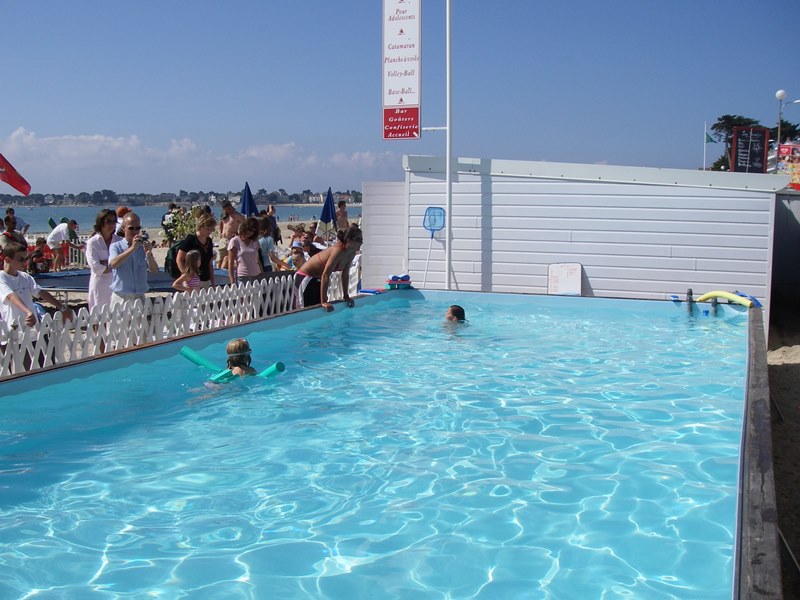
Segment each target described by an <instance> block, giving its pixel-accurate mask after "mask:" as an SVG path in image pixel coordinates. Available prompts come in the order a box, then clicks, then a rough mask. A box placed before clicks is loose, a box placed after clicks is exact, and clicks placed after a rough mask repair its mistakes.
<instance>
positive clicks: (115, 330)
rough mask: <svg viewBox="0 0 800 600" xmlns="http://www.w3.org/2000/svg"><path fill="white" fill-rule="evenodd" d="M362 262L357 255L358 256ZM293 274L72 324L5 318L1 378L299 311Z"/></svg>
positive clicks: (335, 288)
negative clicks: (8, 319)
mask: <svg viewBox="0 0 800 600" xmlns="http://www.w3.org/2000/svg"><path fill="white" fill-rule="evenodd" d="M357 258H358V257H357ZM358 271H359V269H358V260H356V261H354V265H353V267H351V270H350V281H349V285H348V288H349V295H351V296H355V295H356V294H357V293H358V292H357V287H358V281H359V275H358ZM342 298H343V294H342V286H341V274H340V273H335V274H334V275H333V276H332V277H331V282H330V286H329V291H328V299H329V300H330V301H336V300H341V299H342ZM294 305H295V302H294V274H293V273H287V274H281V275H276V276H274V277H271V278H269V279H263V280H260V281H253V282H247V283H239V284H236V285H226V286H220V287H214V288H208V289H203V290H198V291H197V292H194V293H187V292H176V293H174V294H172V295H171V296H167V297H163V298H162V297H155V298H147V299H146V300H145V302H144V303H143V302H142V301H141V300H135V301H133V302H131V301H127V302H125V303H123V304H119V305H117V306H115V307H114V308H113V309H111V308H109V307H103V308H102V309H101V310H93V311H92V312H89V311H88V310H87V309H86V308H81V309H80V310H78V311H77V312H76V314H75V318H74V319H73V320H71V321H64V319H63V317H62V315H61V313H56V314H55V317H53V316H51V315H49V314H48V315H45V317H44V318H43V319H42V320H41V321H40V322H39V323H37V324H36V325H34V326H33V327H28V326H27V325H26V324H25V323H24V321H23V320H22V319H19V320H18V321H17V322H15V323H7V322H5V321H0V381H2V380H3V379H4V378H7V377H10V376H12V375H16V374H19V373H25V372H29V371H36V370H39V369H42V368H45V367H50V366H53V365H63V364H67V363H70V362H73V361H76V360H80V359H84V358H90V357H93V356H98V355H101V354H104V353H106V352H111V351H115V350H124V349H126V348H133V347H135V346H138V345H140V344H144V343H147V342H157V341H161V340H167V339H172V338H176V337H180V336H182V335H186V334H188V333H193V332H198V331H211V330H213V329H218V328H220V327H225V326H227V325H236V324H240V323H246V322H249V321H256V320H259V319H264V318H267V317H273V316H276V315H281V314H286V313H289V312H292V311H294V310H295V308H294Z"/></svg>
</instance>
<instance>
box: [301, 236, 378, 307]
mask: <svg viewBox="0 0 800 600" xmlns="http://www.w3.org/2000/svg"><path fill="white" fill-rule="evenodd" d="M336 236H337V237H338V238H339V240H338V241H337V242H336V244H335V245H333V246H331V247H330V248H327V249H325V250H323V251H322V252H319V253H318V254H315V255H314V256H312V257H311V258H309V259H308V260H307V261H306V262H305V264H304V265H303V266H302V267H301V268H300V269H298V270H297V273H295V275H294V289H295V294H296V298H297V307H298V308H305V307H307V306H315V305H317V304H321V305H322V308H324V309H325V311H326V312H331V311H332V310H333V304H331V303H330V302H328V285H329V284H330V278H331V273H335V272H337V271H341V273H342V294H343V295H344V301H345V302H346V303H347V306H349V307H350V308H352V307H353V306H355V302H353V300H352V298H350V292H349V290H348V283H349V281H350V265H351V264H352V263H353V258H354V257H355V255H356V254H357V253H358V251H359V250H361V244H363V243H364V234H363V233H362V232H361V229H359V228H358V225H355V224H353V225H351V226H350V227H349V228H348V229H346V230H344V229H340V230H339V231H338V232H337V234H336Z"/></svg>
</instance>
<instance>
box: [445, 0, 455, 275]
mask: <svg viewBox="0 0 800 600" xmlns="http://www.w3.org/2000/svg"><path fill="white" fill-rule="evenodd" d="M445 12H446V13H447V18H446V21H447V31H446V35H445V37H446V38H447V51H446V55H447V67H446V71H447V73H446V75H445V79H446V80H447V84H446V85H447V91H446V93H445V96H446V104H447V114H446V116H445V120H446V121H447V126H446V129H447V132H446V134H445V136H446V141H445V159H444V161H445V169H446V174H445V196H446V203H447V210H446V211H445V220H446V228H445V261H444V262H445V264H444V269H445V280H444V281H445V285H444V289H446V290H449V289H450V269H451V262H452V257H453V244H452V242H453V230H452V227H451V224H452V222H453V220H452V219H453V217H452V215H453V180H452V178H451V173H452V170H453V167H452V165H451V164H450V162H451V157H450V153H451V151H452V149H453V136H452V133H453V126H452V122H451V119H450V105H451V100H452V98H451V95H450V81H451V77H452V73H451V70H450V0H447V3H446V10H445Z"/></svg>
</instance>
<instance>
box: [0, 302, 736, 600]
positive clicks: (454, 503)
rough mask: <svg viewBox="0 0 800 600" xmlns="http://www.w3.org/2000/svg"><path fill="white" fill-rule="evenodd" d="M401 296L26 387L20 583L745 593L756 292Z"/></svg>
mask: <svg viewBox="0 0 800 600" xmlns="http://www.w3.org/2000/svg"><path fill="white" fill-rule="evenodd" d="M386 296H391V298H387V297H386ZM386 296H384V297H380V298H373V299H369V300H366V301H359V305H358V306H357V308H356V309H355V310H349V309H342V308H339V307H337V310H336V312H335V313H334V314H332V315H325V314H323V313H322V311H319V312H318V313H317V312H313V311H312V313H313V314H309V313H305V316H303V317H302V318H298V319H292V318H291V317H290V318H281V319H276V320H272V321H270V322H268V323H267V324H259V325H257V326H255V327H254V328H253V329H252V330H250V331H247V330H237V331H235V332H233V333H231V332H227V333H226V334H225V336H227V337H221V336H219V335H217V336H211V337H209V338H201V339H195V340H193V341H192V342H191V344H192V347H193V348H195V349H196V350H197V351H198V352H200V353H201V354H203V355H204V356H206V357H207V358H210V359H213V360H216V361H218V362H220V363H223V362H224V345H225V341H226V340H227V339H228V338H230V337H237V336H240V335H245V334H246V336H247V338H248V340H249V341H250V344H251V346H252V347H253V348H254V349H255V354H254V362H255V366H256V367H257V368H259V367H263V366H266V365H267V364H269V363H271V362H273V361H275V360H282V361H283V362H284V363H285V364H286V372H285V373H283V374H281V375H279V376H278V377H277V378H275V379H272V380H263V379H258V378H249V379H246V380H240V381H237V382H234V383H231V384H228V385H224V386H207V385H204V384H203V383H202V380H203V378H204V377H206V376H207V372H205V371H202V370H201V369H199V368H198V367H195V366H194V365H193V364H191V363H189V362H188V361H186V360H185V359H183V358H182V357H180V356H177V350H178V348H179V346H178V345H172V346H171V347H170V349H169V350H168V354H170V355H172V357H171V358H163V357H162V355H164V351H163V350H162V351H160V352H161V354H160V355H158V354H159V353H158V352H155V353H153V352H149V353H148V352H144V353H135V354H133V355H129V356H128V357H125V358H124V359H120V360H124V361H126V363H127V364H121V365H119V366H117V363H114V362H113V359H112V361H107V360H102V361H93V362H92V363H90V364H89V365H88V366H84V367H81V368H80V370H79V371H73V370H72V369H70V370H67V371H63V370H62V371H59V372H58V373H54V374H50V375H49V378H46V379H41V380H37V379H36V377H38V376H36V377H33V378H29V381H30V382H37V381H43V382H45V383H44V384H38V383H37V384H36V385H37V386H40V387H38V389H35V390H31V391H29V392H25V391H23V390H22V388H21V387H20V386H21V385H22V384H17V383H14V384H13V385H14V386H16V387H10V386H11V384H6V386H8V387H6V390H9V389H12V390H14V392H15V393H14V395H8V393H7V391H6V392H5V393H3V396H4V397H3V399H2V403H0V570H2V573H3V576H2V577H0V597H2V598H15V597H28V596H35V597H37V598H40V597H42V598H83V597H87V598H88V597H90V596H91V597H92V598H103V597H106V598H118V597H144V596H153V597H162V598H177V597H190V598H209V599H211V598H214V599H216V598H331V599H338V598H342V599H345V598H346V599H348V600H351V599H357V598H376V597H381V598H415V599H416V598H491V599H496V598H567V599H572V598H600V597H603V598H648V599H652V598H682V599H684V598H703V599H709V598H730V597H731V596H732V593H733V574H734V546H735V537H736V514H737V489H738V480H739V446H740V440H741V429H742V414H743V406H744V387H745V379H746V356H747V318H746V313H744V312H739V311H737V310H735V309H732V308H725V309H722V310H723V313H722V314H721V315H720V316H718V317H716V318H714V317H709V316H704V315H702V314H695V315H693V316H689V315H687V314H686V310H685V308H683V306H682V305H675V304H673V303H668V302H645V301H621V300H599V299H586V298H547V297H544V298H542V297H525V296H503V295H487V294H458V295H457V296H453V295H449V294H445V293H441V294H436V293H432V294H430V293H426V294H425V299H423V296H422V294H416V293H413V292H409V293H403V292H398V293H393V294H391V295H388V294H387V295H386ZM454 298H457V299H458V302H459V303H460V304H462V305H463V306H464V307H465V309H466V312H467V317H468V323H467V324H466V325H463V326H448V325H445V324H444V323H443V319H442V317H443V315H444V312H445V309H446V307H447V305H448V304H450V303H451V302H452V301H453V299H454ZM206 339H208V340H212V341H211V342H209V343H207V342H206V341H204V340H206ZM206 344H207V345H206ZM152 354H156V355H158V357H157V358H156V359H150V358H148V356H149V355H152ZM112 367H113V368H112ZM70 371H73V372H75V373H78V375H79V377H77V378H71V377H70V376H69V372H70ZM55 379H60V380H61V381H54V380H55ZM29 387H31V386H30V384H29ZM17 392H18V393H17Z"/></svg>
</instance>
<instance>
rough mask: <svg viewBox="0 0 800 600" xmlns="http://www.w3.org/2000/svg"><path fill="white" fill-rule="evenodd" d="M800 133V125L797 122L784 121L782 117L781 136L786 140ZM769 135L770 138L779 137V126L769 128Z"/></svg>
mask: <svg viewBox="0 0 800 600" xmlns="http://www.w3.org/2000/svg"><path fill="white" fill-rule="evenodd" d="M798 135H800V125H798V124H797V123H789V121H784V120H783V119H781V138H783V140H784V141H786V140H793V139H795V138H796V137H798ZM769 137H770V139H773V140H774V139H777V137H778V127H777V125H776V126H775V127H771V128H770V130H769Z"/></svg>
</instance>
